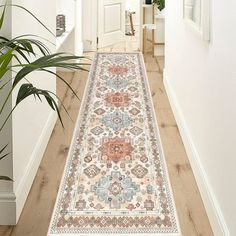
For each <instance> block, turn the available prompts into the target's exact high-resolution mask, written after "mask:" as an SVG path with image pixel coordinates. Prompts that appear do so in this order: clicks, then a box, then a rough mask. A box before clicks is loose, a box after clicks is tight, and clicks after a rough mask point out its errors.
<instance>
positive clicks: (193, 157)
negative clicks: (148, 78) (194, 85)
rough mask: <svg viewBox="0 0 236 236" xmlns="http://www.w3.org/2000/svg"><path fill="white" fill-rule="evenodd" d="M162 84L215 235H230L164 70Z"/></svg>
mask: <svg viewBox="0 0 236 236" xmlns="http://www.w3.org/2000/svg"><path fill="white" fill-rule="evenodd" d="M164 85H165V89H166V92H167V95H168V98H169V101H170V104H171V108H172V110H173V113H174V116H175V119H176V122H177V125H178V128H179V131H180V135H181V137H182V140H183V143H184V146H185V149H186V152H187V155H188V157H189V161H190V164H191V167H192V169H193V173H194V176H195V179H196V181H197V184H198V188H199V191H200V193H201V197H202V200H203V202H204V206H205V208H206V212H207V215H208V218H209V221H210V224H211V227H212V230H213V232H214V235H215V236H230V233H229V230H228V227H227V225H226V222H225V219H224V217H223V215H222V212H221V209H220V207H219V204H218V202H217V200H216V197H215V194H214V192H213V190H212V187H211V185H210V183H209V180H208V177H207V174H206V172H205V170H204V168H203V166H202V163H201V160H200V156H199V154H198V151H197V149H196V147H195V145H194V143H193V140H192V137H191V134H190V132H189V129H188V127H187V124H186V121H185V118H184V115H183V113H182V110H181V107H180V104H179V103H178V99H177V97H176V95H175V92H174V90H173V88H172V86H171V83H170V80H169V77H168V74H167V72H166V70H164Z"/></svg>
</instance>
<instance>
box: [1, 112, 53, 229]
mask: <svg viewBox="0 0 236 236" xmlns="http://www.w3.org/2000/svg"><path fill="white" fill-rule="evenodd" d="M56 120H57V114H56V112H54V111H51V113H50V114H49V117H48V120H47V122H46V124H45V126H44V128H43V130H42V133H41V136H40V137H39V139H38V142H37V144H36V146H35V148H34V150H33V152H32V155H31V157H30V161H29V162H28V165H27V167H26V169H25V172H24V173H23V176H22V178H21V181H20V182H19V184H18V186H17V188H16V191H15V193H14V192H0V212H5V214H0V225H15V224H16V223H17V221H18V219H19V217H20V214H21V212H22V209H23V207H24V204H25V202H26V199H27V196H28V194H29V191H30V188H31V186H32V183H33V181H34V178H35V175H36V173H37V170H38V167H39V165H40V162H41V160H42V157H43V153H44V151H45V149H46V147H47V144H48V141H49V138H50V136H51V133H52V131H53V128H54V125H55V123H56Z"/></svg>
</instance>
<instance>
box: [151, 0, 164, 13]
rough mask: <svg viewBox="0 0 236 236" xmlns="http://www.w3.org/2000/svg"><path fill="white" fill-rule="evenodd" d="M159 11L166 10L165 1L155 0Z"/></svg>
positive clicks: (154, 2)
mask: <svg viewBox="0 0 236 236" xmlns="http://www.w3.org/2000/svg"><path fill="white" fill-rule="evenodd" d="M153 4H155V5H156V6H157V8H158V10H159V11H162V10H163V9H164V8H165V0H153Z"/></svg>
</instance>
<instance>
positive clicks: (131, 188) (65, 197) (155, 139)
mask: <svg viewBox="0 0 236 236" xmlns="http://www.w3.org/2000/svg"><path fill="white" fill-rule="evenodd" d="M113 234H114V235H122V236H123V235H146V236H151V235H157V236H160V235H165V236H169V235H180V229H179V225H178V219H177V216H176V211H175V207H174V201H173V197H172V193H171V187H170V182H169V179H168V173H167V169H166V165H165V160H164V156H163V152H162V147H161V142H160V137H159V131H158V128H157V123H156V118H155V114H154V109H153V104H152V100H151V96H150V90H149V85H148V81H147V76H146V71H145V66H144V63H143V59H142V55H141V54H139V53H98V54H96V56H95V58H94V62H93V65H92V67H91V72H90V76H89V80H88V82H87V87H86V91H85V94H84V98H83V104H82V108H81V110H80V114H79V118H78V121H77V128H76V130H75V133H74V138H73V142H72V145H71V148H70V154H69V159H68V161H67V165H66V168H65V171H64V176H63V179H62V183H61V186H60V190H59V193H58V197H57V202H56V205H55V208H54V213H53V217H52V220H51V225H50V227H49V235H99V236H102V235H113Z"/></svg>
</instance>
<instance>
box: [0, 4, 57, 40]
mask: <svg viewBox="0 0 236 236" xmlns="http://www.w3.org/2000/svg"><path fill="white" fill-rule="evenodd" d="M6 6H9V7H17V8H20V9H22V10H24V11H26V12H27V13H28V14H30V15H31V16H32V17H33V18H34V19H35V20H36V21H38V22H39V24H40V25H42V26H43V27H44V28H45V29H46V30H47V31H48V32H49V33H50V34H52V35H53V36H55V34H54V33H53V32H52V31H51V30H50V29H49V28H48V27H47V26H46V25H45V24H44V23H43V22H42V21H41V20H39V19H38V18H37V17H36V16H35V15H34V14H33V13H32V12H31V11H29V10H28V9H27V8H25V7H23V6H20V5H17V4H5V5H0V8H2V7H4V9H5V8H6ZM3 18H4V16H3Z"/></svg>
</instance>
